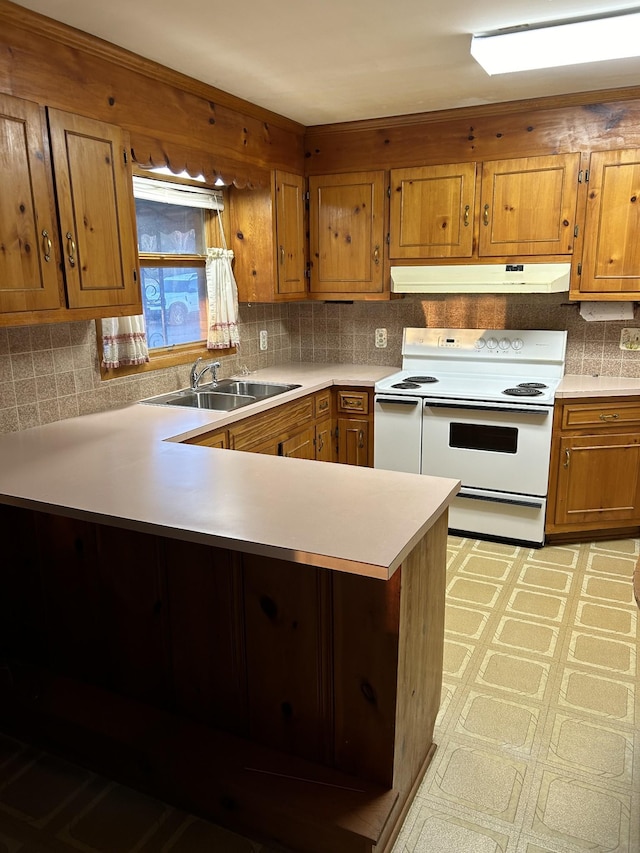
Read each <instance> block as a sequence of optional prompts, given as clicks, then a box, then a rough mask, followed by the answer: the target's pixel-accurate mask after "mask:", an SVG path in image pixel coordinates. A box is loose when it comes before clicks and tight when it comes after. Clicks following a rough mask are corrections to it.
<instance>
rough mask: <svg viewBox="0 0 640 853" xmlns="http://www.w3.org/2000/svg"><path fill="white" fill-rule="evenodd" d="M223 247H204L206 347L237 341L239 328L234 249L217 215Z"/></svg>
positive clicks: (228, 345) (226, 347)
mask: <svg viewBox="0 0 640 853" xmlns="http://www.w3.org/2000/svg"><path fill="white" fill-rule="evenodd" d="M218 225H219V228H220V242H221V243H222V248H211V249H207V262H206V275H207V297H208V303H209V304H208V311H209V321H208V329H209V331H208V333H207V349H213V350H215V349H228V348H229V347H237V346H239V344H240V335H239V332H238V287H237V285H236V280H235V278H234V275H233V269H232V267H231V261H232V260H233V251H232V250H231V249H227V243H226V240H225V237H224V231H223V230H222V223H221V222H220V216H218Z"/></svg>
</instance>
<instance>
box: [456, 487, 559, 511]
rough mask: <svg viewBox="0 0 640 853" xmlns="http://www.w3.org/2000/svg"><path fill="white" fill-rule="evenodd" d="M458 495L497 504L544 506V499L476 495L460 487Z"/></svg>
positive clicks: (536, 507) (540, 507) (539, 507)
mask: <svg viewBox="0 0 640 853" xmlns="http://www.w3.org/2000/svg"><path fill="white" fill-rule="evenodd" d="M456 497H458V498H469V499H470V500H474V501H489V502H490V503H497V504H510V505H511V506H528V507H533V508H535V509H542V507H543V506H544V502H543V501H538V500H536V499H535V498H527V499H524V498H513V497H509V498H507V497H504V498H503V497H500V496H499V495H475V494H473V492H465V491H464V489H460V491H459V492H458V494H457V495H456Z"/></svg>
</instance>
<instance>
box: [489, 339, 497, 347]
mask: <svg viewBox="0 0 640 853" xmlns="http://www.w3.org/2000/svg"><path fill="white" fill-rule="evenodd" d="M497 346H498V341H497V340H496V338H489V340H488V341H487V349H495V348H496V347H497Z"/></svg>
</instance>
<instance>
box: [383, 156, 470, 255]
mask: <svg viewBox="0 0 640 853" xmlns="http://www.w3.org/2000/svg"><path fill="white" fill-rule="evenodd" d="M475 184H476V164H475V163H451V164H446V165H443V166H419V167H413V168H409V169H392V170H391V222H390V241H389V257H390V258H470V257H471V255H472V253H473V233H474V228H473V224H474V211H475V192H476V187H475Z"/></svg>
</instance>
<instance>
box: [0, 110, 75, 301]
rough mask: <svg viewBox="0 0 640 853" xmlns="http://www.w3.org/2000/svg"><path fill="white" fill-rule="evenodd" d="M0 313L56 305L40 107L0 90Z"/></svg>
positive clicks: (53, 232)
mask: <svg viewBox="0 0 640 853" xmlns="http://www.w3.org/2000/svg"><path fill="white" fill-rule="evenodd" d="M0 187H1V188H2V190H1V191H0V245H2V252H0V313H9V312H22V311H42V310H43V309H51V308H58V307H59V306H60V304H61V300H62V295H61V285H62V280H61V278H60V277H59V273H58V265H59V263H60V247H59V244H58V231H57V226H56V224H55V222H56V217H55V202H54V195H53V184H52V180H51V171H50V169H49V166H48V152H47V145H46V132H45V122H44V110H43V109H42V108H41V107H39V106H38V104H34V103H31V102H30V101H23V100H21V99H20V98H12V97H9V96H8V95H0Z"/></svg>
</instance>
